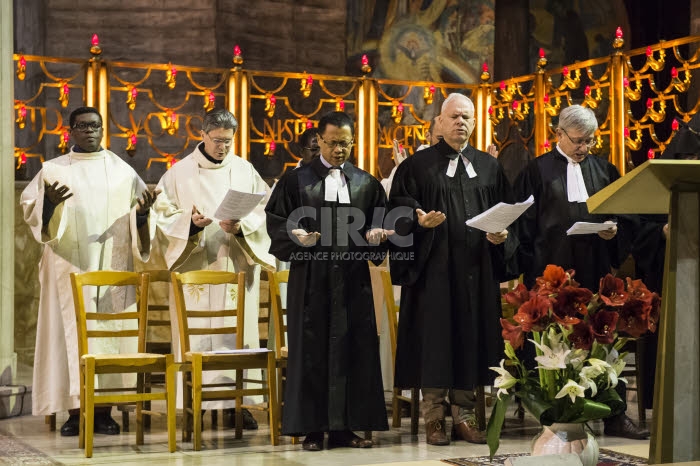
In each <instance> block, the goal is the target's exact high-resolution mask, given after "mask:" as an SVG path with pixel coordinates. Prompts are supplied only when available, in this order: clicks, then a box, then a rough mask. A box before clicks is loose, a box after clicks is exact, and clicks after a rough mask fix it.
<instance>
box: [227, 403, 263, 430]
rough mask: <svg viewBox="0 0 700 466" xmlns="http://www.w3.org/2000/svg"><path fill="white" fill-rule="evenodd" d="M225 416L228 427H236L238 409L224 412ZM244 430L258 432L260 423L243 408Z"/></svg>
mask: <svg viewBox="0 0 700 466" xmlns="http://www.w3.org/2000/svg"><path fill="white" fill-rule="evenodd" d="M224 416H225V417H224V419H225V421H224V422H225V425H226V427H235V424H236V408H229V409H226V410H224ZM243 429H244V430H258V421H256V420H255V418H254V417H253V414H252V413H251V412H250V411H248V410H247V409H245V408H243Z"/></svg>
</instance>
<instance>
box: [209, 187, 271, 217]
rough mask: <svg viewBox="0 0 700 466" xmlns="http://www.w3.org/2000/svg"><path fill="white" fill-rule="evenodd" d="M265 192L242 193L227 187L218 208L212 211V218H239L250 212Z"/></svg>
mask: <svg viewBox="0 0 700 466" xmlns="http://www.w3.org/2000/svg"><path fill="white" fill-rule="evenodd" d="M264 197H265V193H264V192H262V193H242V192H240V191H234V190H233V189H229V190H228V192H227V193H226V196H225V197H224V200H223V201H221V204H219V208H218V209H216V212H215V213H214V218H216V219H219V220H240V219H242V218H244V217H245V216H246V215H248V214H249V213H251V212H252V211H253V209H255V207H256V206H257V205H258V204H260V201H262V200H263V198H264Z"/></svg>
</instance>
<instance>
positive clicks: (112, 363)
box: [70, 271, 176, 458]
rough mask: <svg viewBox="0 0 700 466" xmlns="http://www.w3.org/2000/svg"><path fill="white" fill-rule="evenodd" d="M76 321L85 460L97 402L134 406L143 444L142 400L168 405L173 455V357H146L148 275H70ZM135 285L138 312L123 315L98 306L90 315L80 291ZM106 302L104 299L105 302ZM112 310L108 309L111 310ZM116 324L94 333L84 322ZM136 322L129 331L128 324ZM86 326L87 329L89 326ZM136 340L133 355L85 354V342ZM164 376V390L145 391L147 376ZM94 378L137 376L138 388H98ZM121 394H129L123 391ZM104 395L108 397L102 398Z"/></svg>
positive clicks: (81, 439)
mask: <svg viewBox="0 0 700 466" xmlns="http://www.w3.org/2000/svg"><path fill="white" fill-rule="evenodd" d="M70 279H71V285H72V288H73V300H74V302H75V317H76V324H77V331H78V353H79V356H80V431H79V432H80V434H79V435H80V437H79V446H80V448H84V449H85V457H87V458H90V457H92V445H93V429H94V411H95V405H96V404H106V405H113V404H118V403H136V444H137V445H143V410H142V405H143V403H144V402H145V401H153V400H163V401H165V402H166V407H167V426H168V449H169V450H170V452H171V453H172V452H174V451H175V429H176V425H175V423H176V411H175V366H174V363H173V355H172V354H169V355H162V354H151V353H146V352H145V349H146V331H147V317H146V313H147V307H148V283H149V279H148V275H146V274H139V273H136V272H118V271H97V272H86V273H80V274H76V273H71V275H70ZM85 286H95V287H105V286H106V287H117V286H122V287H127V286H134V287H136V296H137V310H136V311H124V312H116V313H114V312H101V311H100V309H99V306H98V307H97V309H96V310H95V311H90V312H88V311H87V310H86V307H85V297H84V294H83V287H85ZM103 299H107V297H105V298H103ZM110 311H111V310H110ZM117 320H120V321H122V322H123V323H124V326H123V327H124V328H126V329H122V330H118V329H117V330H110V329H105V328H104V327H102V328H101V329H99V330H94V329H92V327H93V325H90V326H89V325H88V321H93V322H95V323H96V325H95V327H97V326H98V325H97V324H100V323H101V324H104V323H107V322H110V321H111V322H114V321H117ZM130 321H131V322H133V323H135V325H133V327H134V328H133V329H128V327H129V325H128V323H129V322H130ZM89 327H90V328H89ZM134 337H136V338H137V351H138V352H137V353H132V354H93V353H90V352H89V347H88V340H89V339H94V338H115V339H117V338H134ZM151 372H160V373H165V374H166V376H165V390H163V391H159V392H157V393H147V392H146V391H145V389H144V386H145V384H144V376H145V374H146V373H151ZM98 374H136V380H137V381H136V387H133V386H132V387H108V388H102V387H100V388H96V387H95V376H96V375H98ZM123 392H133V393H126V394H124V393H123ZM102 393H106V394H102Z"/></svg>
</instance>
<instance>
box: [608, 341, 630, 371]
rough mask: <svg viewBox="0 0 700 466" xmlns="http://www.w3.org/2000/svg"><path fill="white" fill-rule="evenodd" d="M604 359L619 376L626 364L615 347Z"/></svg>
mask: <svg viewBox="0 0 700 466" xmlns="http://www.w3.org/2000/svg"><path fill="white" fill-rule="evenodd" d="M605 360H606V362H607V363H608V364H610V365H611V366H612V368H613V369H614V370H615V374H616V375H617V376H619V375H620V374H621V373H622V371H623V370H624V369H625V366H626V365H627V363H626V362H625V360H624V359H622V358H621V357H620V353H618V352H617V350H616V349H615V348H613V349H612V350H611V351H610V353H609V354H608V356H607V357H606V358H605Z"/></svg>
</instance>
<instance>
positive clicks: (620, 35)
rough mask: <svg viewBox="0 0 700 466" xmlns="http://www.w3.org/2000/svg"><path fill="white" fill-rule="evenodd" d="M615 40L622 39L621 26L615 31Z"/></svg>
mask: <svg viewBox="0 0 700 466" xmlns="http://www.w3.org/2000/svg"><path fill="white" fill-rule="evenodd" d="M615 38H617V39H622V28H621V27H620V26H618V27H617V29H615Z"/></svg>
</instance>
